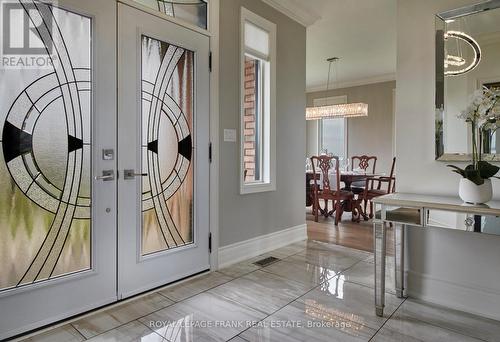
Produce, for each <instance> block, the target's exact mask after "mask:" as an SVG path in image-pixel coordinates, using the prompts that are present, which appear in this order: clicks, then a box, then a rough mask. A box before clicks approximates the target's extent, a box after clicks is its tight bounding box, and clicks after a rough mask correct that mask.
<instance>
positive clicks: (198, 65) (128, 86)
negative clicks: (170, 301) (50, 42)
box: [118, 4, 210, 297]
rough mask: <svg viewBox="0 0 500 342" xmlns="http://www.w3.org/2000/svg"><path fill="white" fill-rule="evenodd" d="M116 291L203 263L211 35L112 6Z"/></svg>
mask: <svg viewBox="0 0 500 342" xmlns="http://www.w3.org/2000/svg"><path fill="white" fill-rule="evenodd" d="M118 56H119V58H118V81H119V83H118V146H119V149H118V169H119V170H120V172H121V170H123V175H124V177H120V179H119V180H118V212H119V213H120V215H119V216H118V260H119V262H118V295H119V296H122V297H128V296H130V295H133V294H136V293H139V292H141V291H145V290H147V289H151V288H154V287H156V286H160V285H164V284H166V283H168V282H171V281H175V280H178V279H180V278H184V277H186V276H189V275H192V274H195V273H198V272H200V271H203V270H207V269H208V268H209V267H210V265H209V246H208V236H209V226H208V222H209V217H208V207H209V205H208V198H209V196H208V195H209V192H208V190H209V189H208V185H209V159H208V146H209V110H208V108H209V68H208V59H209V38H208V37H207V36H204V35H202V34H200V33H197V32H194V31H192V30H190V29H187V28H184V27H182V26H179V25H177V24H174V23H173V22H170V21H168V20H165V19H163V18H160V17H157V16H153V15H151V14H149V13H146V12H144V11H140V10H137V9H135V8H133V7H131V6H129V5H125V4H119V5H118Z"/></svg>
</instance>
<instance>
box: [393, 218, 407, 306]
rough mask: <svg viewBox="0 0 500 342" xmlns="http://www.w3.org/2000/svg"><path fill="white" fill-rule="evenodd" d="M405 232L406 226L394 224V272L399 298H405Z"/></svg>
mask: <svg viewBox="0 0 500 342" xmlns="http://www.w3.org/2000/svg"><path fill="white" fill-rule="evenodd" d="M405 230H406V226H405V225H402V224H394V271H395V277H394V280H395V284H396V295H397V297H398V298H404V297H405V295H404V291H405V277H404V268H405V260H404V253H405V251H404V246H405Z"/></svg>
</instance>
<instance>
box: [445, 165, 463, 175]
mask: <svg viewBox="0 0 500 342" xmlns="http://www.w3.org/2000/svg"><path fill="white" fill-rule="evenodd" d="M446 166H448V167H451V168H453V169H454V170H453V172H456V173H458V174H459V175H461V176H462V177H464V178H466V177H465V170H464V169H461V168H459V167H458V166H455V165H446Z"/></svg>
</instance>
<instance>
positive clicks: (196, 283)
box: [19, 240, 500, 342]
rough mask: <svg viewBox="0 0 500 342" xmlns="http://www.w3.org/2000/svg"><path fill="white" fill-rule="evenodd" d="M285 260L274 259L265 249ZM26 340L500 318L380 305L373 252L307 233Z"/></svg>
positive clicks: (163, 337)
mask: <svg viewBox="0 0 500 342" xmlns="http://www.w3.org/2000/svg"><path fill="white" fill-rule="evenodd" d="M270 255H271V256H276V257H278V258H280V259H281V261H278V262H275V263H273V264H270V265H268V266H266V267H259V266H255V265H254V264H253V262H255V261H256V260H258V259H260V258H262V257H264V256H270ZM264 256H261V257H257V258H252V259H250V260H247V261H243V262H240V263H238V264H235V265H232V266H230V267H228V268H225V269H221V270H219V271H217V272H212V273H206V274H203V275H200V276H197V277H194V278H191V279H189V280H186V281H183V282H181V283H177V284H173V285H170V286H166V287H164V288H161V289H158V290H155V291H154V292H152V293H148V294H146V295H143V296H140V297H136V298H134V299H132V300H129V301H126V302H123V303H119V304H117V305H114V306H111V307H107V308H106V309H104V310H100V311H98V312H95V313H91V314H88V315H86V316H82V317H79V318H77V319H74V320H72V321H69V322H65V323H62V324H60V325H58V326H56V327H52V328H47V329H45V330H43V331H41V332H39V333H37V334H33V335H31V336H27V337H24V339H19V340H23V341H50V342H59V341H85V340H88V341H120V342H122V341H124V342H127V341H166V342H174V341H175V342H181V341H235V342H245V341H246V342H248V341H251V342H252V341H263V342H264V341H277V342H281V341H342V342H343V341H405V342H406V341H440V342H446V341H500V322H497V321H493V320H489V319H486V318H483V317H478V316H474V315H471V314H467V313H463V312H458V311H454V310H450V309H446V308H442V307H438V306H434V305H431V304H428V303H423V302H420V301H417V300H413V299H406V300H402V299H399V298H396V296H394V294H393V293H394V290H393V286H394V277H393V272H392V270H391V268H393V265H392V264H391V263H389V265H388V267H389V268H390V269H389V270H388V274H387V279H386V280H387V284H388V285H387V286H388V291H387V296H386V309H385V317H377V316H376V315H375V313H374V308H373V258H372V254H371V253H369V252H366V251H360V250H356V249H351V248H347V247H343V246H338V245H334V244H330V243H324V242H319V241H313V240H306V241H302V242H299V243H294V244H291V245H289V246H286V247H283V248H280V249H277V250H276V251H273V252H270V253H266V254H265V255H264Z"/></svg>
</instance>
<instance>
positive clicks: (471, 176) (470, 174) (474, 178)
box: [465, 169, 484, 185]
mask: <svg viewBox="0 0 500 342" xmlns="http://www.w3.org/2000/svg"><path fill="white" fill-rule="evenodd" d="M465 178H467V179H468V180H470V181H471V182H473V183H474V184H476V185H481V184H484V178H483V177H481V174H480V173H479V170H473V169H468V170H465Z"/></svg>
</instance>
